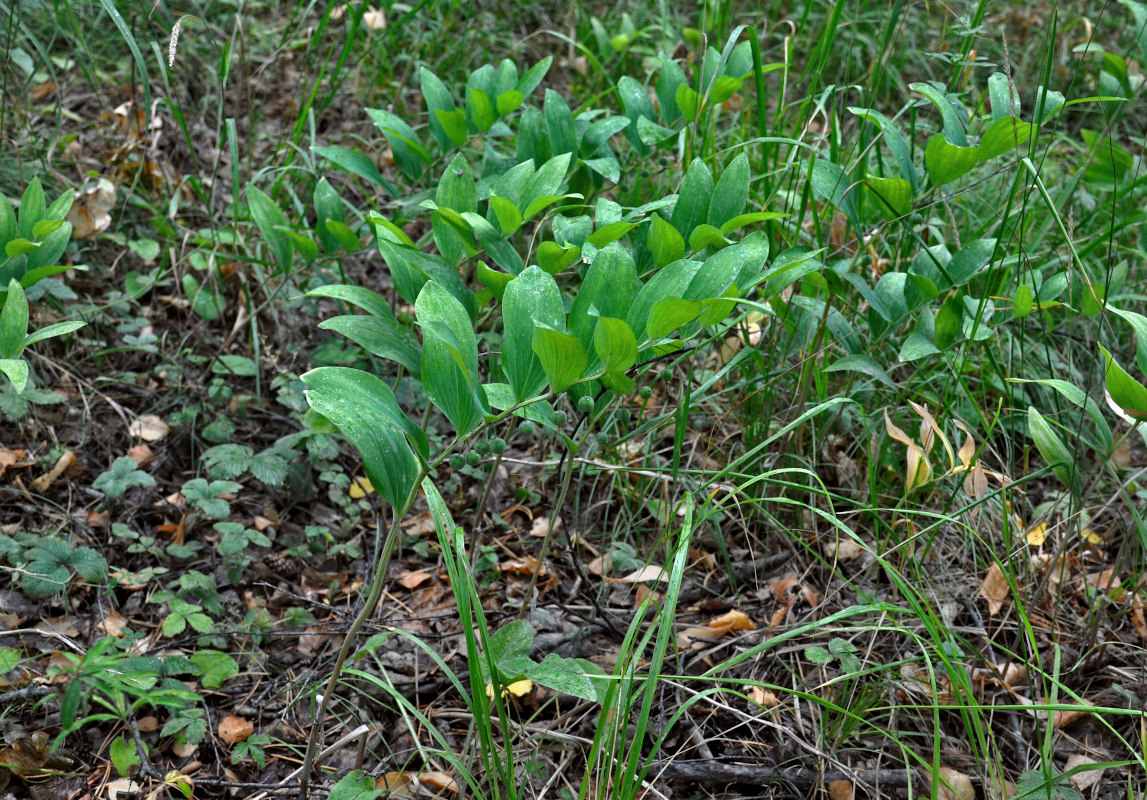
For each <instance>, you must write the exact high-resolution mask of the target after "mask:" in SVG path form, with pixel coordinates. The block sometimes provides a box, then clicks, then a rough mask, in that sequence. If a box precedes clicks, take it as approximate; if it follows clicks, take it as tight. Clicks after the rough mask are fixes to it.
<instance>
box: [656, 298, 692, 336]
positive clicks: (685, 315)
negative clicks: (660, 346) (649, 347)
mask: <svg viewBox="0 0 1147 800" xmlns="http://www.w3.org/2000/svg"><path fill="white" fill-rule="evenodd" d="M704 310H705V307H704V306H702V305H701V303H700V301H698V300H682V299H681V298H680V297H666V298H664V299H663V300H659V301H657V302H656V303H654V304H653V308H651V309H650V311H649V321H648V322H647V323H646V325H645V335H646V336H647V337H649V339H651V340H653V339H660V338H661V337H663V336H666V335H668V334H670V333H672V332H673V331H675V330H677V329H678V328H680V327H681V326H682V325H685V324H687V323H690V322H692V321H693V320H695V319H697V317H699V316H701V312H702V311H704Z"/></svg>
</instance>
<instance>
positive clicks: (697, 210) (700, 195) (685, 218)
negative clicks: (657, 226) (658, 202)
mask: <svg viewBox="0 0 1147 800" xmlns="http://www.w3.org/2000/svg"><path fill="white" fill-rule="evenodd" d="M712 196H713V173H711V172H710V171H709V167H707V166H706V165H705V162H704V161H702V160H701V159H699V158H695V159H693V163H692V164H690V165H689V169H687V170H686V171H685V178H684V180H682V182H681V190H680V191H679V192H678V193H677V203H676V204H675V205H674V206H673V215H672V216H671V217H670V218H669V222H670V224H672V225H673V227H674V228H676V229H677V230H678V231H679V232H680V233H681V236H682V238H684V239H688V238H689V234H691V233H692V232H693V229H694V228H695V227H697V226H698V225H700V224H701V223H703V222H704V221H705V219H706V215H707V214H708V213H709V202H710V200H711V199H712Z"/></svg>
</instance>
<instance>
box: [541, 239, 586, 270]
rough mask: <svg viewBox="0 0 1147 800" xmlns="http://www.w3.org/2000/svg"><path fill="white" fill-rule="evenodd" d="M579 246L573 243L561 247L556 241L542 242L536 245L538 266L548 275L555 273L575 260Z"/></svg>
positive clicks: (579, 250)
mask: <svg viewBox="0 0 1147 800" xmlns="http://www.w3.org/2000/svg"><path fill="white" fill-rule="evenodd" d="M579 255H581V248H580V247H576V246H574V245H570V246H569V247H562V246H561V245H560V244H558V243H557V242H542V243H541V244H540V245H538V266H540V267H541V268H542V269H543V270H545V271H546V272H548V273H549V274H550V275H557V274H558V273H559V272H561V271H562V270H564V269H565V268H566V267H568V266H569V265H570V264H572V263H574V262H575V261H577V258H578V256H579Z"/></svg>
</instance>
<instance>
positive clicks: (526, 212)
mask: <svg viewBox="0 0 1147 800" xmlns="http://www.w3.org/2000/svg"><path fill="white" fill-rule="evenodd" d="M571 157H572V152H566V153H561V154H559V155H556V156H554V157H553V158H551V159H550V160H549V161H547V162H546V163H545V164H542V166H541V168H540V169H538V171H537V172H535V173H534V174H533V176H531V177H530V179H529V181H527V183H526V185H525V187H524V188H523V189H522V197H521V200H519V201H518V208H520V209H521V210H522V218H523V219H530V218H531V217H532V216H534V214H537V213H538V211H541V210H542V209H543V208H545V207H546V206H548V205H549V204H550V203H553V202H556V201H557V200H560V199H561V198H562V196H563V195H562V194H560V189H561V185H562V181H564V180H565V176H566V170H568V169H569V165H570V158H571ZM549 198H553V199H549ZM542 201H547V202H545V203H544V204H543V205H542V206H540V207H536V206H537V203H539V202H542Z"/></svg>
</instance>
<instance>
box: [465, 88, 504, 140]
mask: <svg viewBox="0 0 1147 800" xmlns="http://www.w3.org/2000/svg"><path fill="white" fill-rule="evenodd" d="M466 108H467V109H468V110H469V112H470V119H471V120H472V121H473V123H474V127H476V128H477V129H478V130H479V131H480V132H482V133H485V132H486V131H488V130H490V128H491V127H493V125H494V121H495V120H496V119H497V115H496V113H495V111H494V101H493V100H491V99H490V95H488V94H486V92H484V91H482V90H481V89H478V88H476V87H474V86H471V87H469V88H467V89H466Z"/></svg>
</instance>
